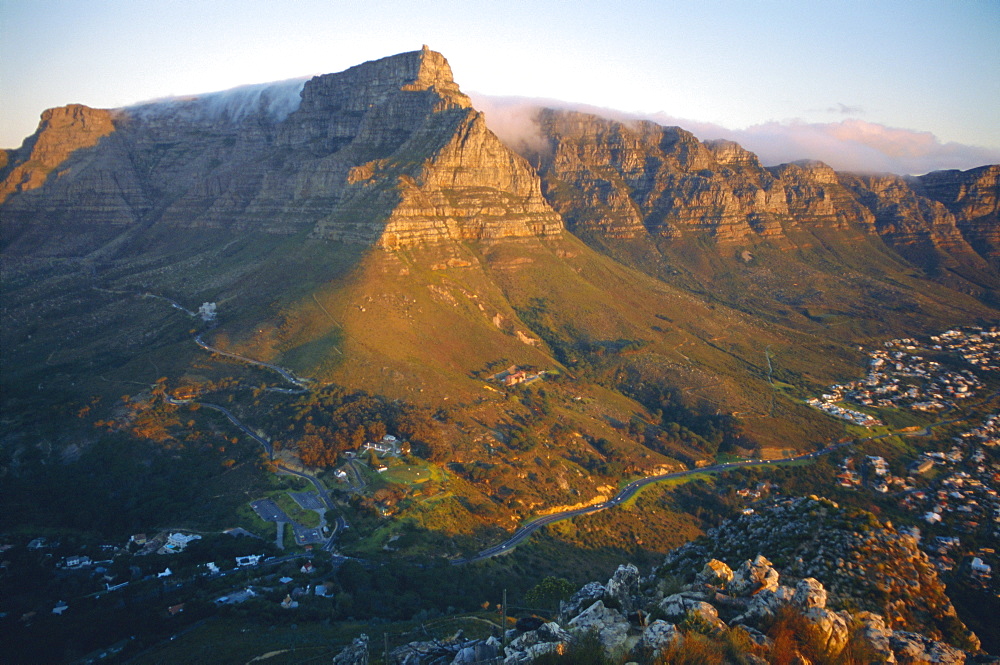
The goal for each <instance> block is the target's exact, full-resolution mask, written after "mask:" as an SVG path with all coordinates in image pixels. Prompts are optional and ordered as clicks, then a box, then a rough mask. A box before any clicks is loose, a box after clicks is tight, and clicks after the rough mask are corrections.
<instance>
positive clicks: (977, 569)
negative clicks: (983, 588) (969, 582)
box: [972, 556, 993, 575]
mask: <svg viewBox="0 0 1000 665" xmlns="http://www.w3.org/2000/svg"><path fill="white" fill-rule="evenodd" d="M992 570H993V567H992V566H990V565H989V564H988V563H983V560H982V559H980V558H979V557H978V556H977V557H975V558H973V559H972V572H974V573H976V574H978V575H989V574H990V571H992Z"/></svg>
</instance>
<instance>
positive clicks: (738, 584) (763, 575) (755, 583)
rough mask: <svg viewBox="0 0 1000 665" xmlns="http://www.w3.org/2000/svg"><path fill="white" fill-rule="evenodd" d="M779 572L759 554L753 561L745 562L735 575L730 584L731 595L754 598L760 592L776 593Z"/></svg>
mask: <svg viewBox="0 0 1000 665" xmlns="http://www.w3.org/2000/svg"><path fill="white" fill-rule="evenodd" d="M778 579H779V575H778V571H777V570H775V569H774V566H773V565H771V562H770V561H768V560H767V559H766V558H765V557H764V556H763V555H761V554H758V555H757V556H756V558H754V559H753V560H752V561H749V560H748V561H744V562H743V565H741V566H740V567H739V568H737V569H736V572H735V573H733V579H732V581H731V582H730V583H729V587H728V588H729V593H731V594H733V595H735V596H752V595H754V594H756V593H758V592H760V591H764V590H767V591H775V590H776V589H777V588H778Z"/></svg>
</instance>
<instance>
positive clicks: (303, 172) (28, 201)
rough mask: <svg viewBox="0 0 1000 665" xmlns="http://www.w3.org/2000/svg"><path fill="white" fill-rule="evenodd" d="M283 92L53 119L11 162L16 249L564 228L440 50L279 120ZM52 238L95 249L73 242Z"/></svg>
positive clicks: (328, 92) (342, 79) (2, 189)
mask: <svg viewBox="0 0 1000 665" xmlns="http://www.w3.org/2000/svg"><path fill="white" fill-rule="evenodd" d="M282 94H287V91H286V90H283V89H282V90H278V89H275V90H264V91H263V92H262V93H261V94H260V95H258V96H255V97H253V98H252V99H251V100H250V101H252V102H253V103H252V104H251V103H249V102H246V103H244V104H243V106H242V107H240V108H234V107H233V105H232V103H230V104H229V105H228V106H227V105H219V104H215V103H209V101H207V100H199V99H197V98H195V99H189V100H177V101H172V102H160V103H152V104H147V105H143V106H140V107H134V108H130V109H123V110H120V111H116V112H111V111H103V110H97V109H89V108H87V107H83V106H72V107H66V108H64V109H53V110H51V111H47V112H46V114H45V116H43V120H42V123H41V125H40V126H39V130H38V132H37V133H36V134H35V136H34V137H32V138H31V139H29V140H28V141H27V142H26V148H22V150H21V151H16V152H14V153H13V154H10V155H6V156H7V157H8V164H7V165H6V166H4V167H3V171H2V175H3V176H4V177H3V181H2V185H0V195H2V196H3V197H9V200H8V201H7V202H6V204H5V206H4V228H3V235H4V238H5V241H6V242H7V243H13V247H14V249H15V250H18V249H20V251H22V252H32V251H42V252H43V253H46V252H49V253H74V252H80V251H86V250H88V249H89V250H93V249H96V248H97V247H99V246H101V245H102V244H105V243H108V242H111V240H112V238H114V237H116V234H117V233H118V231H115V230H113V228H111V227H121V226H129V225H134V224H139V225H141V226H142V227H144V228H145V227H152V228H156V229H160V230H163V229H170V228H185V229H204V230H225V231H230V232H238V233H251V234H252V233H268V234H278V235H292V234H297V233H307V234H309V235H311V236H313V237H316V238H322V239H327V240H335V241H347V242H358V243H363V244H366V245H371V244H376V245H379V246H382V247H384V248H387V249H394V248H400V247H406V246H412V245H417V244H424V243H438V242H442V241H448V240H495V239H501V238H507V237H526V236H553V235H558V234H559V233H561V231H562V223H561V220H560V219H559V216H558V215H557V214H556V213H555V212H554V211H553V210H552V209H551V208H550V207H549V206H548V204H547V203H546V202H545V200H544V198H543V197H542V195H541V189H540V183H539V181H538V179H537V177H536V176H535V174H534V173H533V171H532V169H531V168H530V166H529V165H528V164H527V162H526V161H525V160H524V159H523V158H522V157H520V156H518V155H516V154H515V153H513V152H511V151H510V150H508V149H507V148H506V147H505V146H504V145H503V144H502V143H501V142H500V141H499V140H498V139H497V138H496V137H495V136H494V135H493V134H492V132H490V131H489V130H488V129H487V128H486V125H485V122H484V120H483V118H482V116H481V114H480V113H479V112H477V111H476V110H475V109H473V108H472V107H471V104H470V102H469V99H468V98H467V97H466V96H465V95H464V94H463V93H462V92H461V91H460V90H459V87H458V85H457V84H456V83H455V81H454V80H453V78H452V73H451V68H450V67H449V65H448V62H447V61H446V60H445V58H444V57H443V56H442V55H441V54H439V53H436V52H434V51H430V50H428V49H427V48H426V47H425V48H424V49H422V50H420V51H414V52H411V53H403V54H399V55H396V56H391V57H388V58H383V59H381V60H377V61H373V62H368V63H364V64H361V65H358V66H356V67H352V68H351V69H348V70H346V71H344V72H340V73H337V74H327V75H325V76H318V77H315V78H313V79H312V80H310V81H308V82H306V83H305V85H304V87H302V91H301V101H300V102H299V103H298V104H297V105H295V106H296V107H295V108H294V110H292V111H291V112H290V113H287V114H284V115H280V114H278V115H276V114H275V113H274V110H273V109H274V107H275V106H276V105H277V106H280V105H281V103H282V99H280V95H282ZM29 148H30V149H29ZM12 195H13V196H12ZM53 225H56V226H60V225H68V226H70V227H72V231H71V235H77V236H79V235H80V234H81V233H84V235H86V236H87V237H86V239H84V240H83V241H81V243H82V244H81V243H73V242H67V241H65V240H63V239H61V238H59V237H58V236H59V235H63V234H56V235H53V234H52V233H51V231H52V227H53ZM89 227H96V228H91V229H89V231H85V230H86V229H88V228H89Z"/></svg>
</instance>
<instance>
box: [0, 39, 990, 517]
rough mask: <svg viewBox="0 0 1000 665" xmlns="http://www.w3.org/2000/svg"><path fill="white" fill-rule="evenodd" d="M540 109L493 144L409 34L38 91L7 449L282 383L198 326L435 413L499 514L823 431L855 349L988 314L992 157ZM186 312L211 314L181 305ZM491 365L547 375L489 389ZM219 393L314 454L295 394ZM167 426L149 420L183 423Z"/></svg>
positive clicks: (12, 255)
mask: <svg viewBox="0 0 1000 665" xmlns="http://www.w3.org/2000/svg"><path fill="white" fill-rule="evenodd" d="M538 129H539V132H540V135H541V137H542V138H543V139H544V140H543V142H542V145H541V147H536V148H533V149H523V150H521V152H522V153H523V154H518V153H517V152H515V151H513V150H512V149H510V148H509V147H507V146H506V145H504V144H503V143H502V142H501V141H500V140H499V139H498V138H497V137H496V136H495V135H494V134H493V133H492V132H491V131H490V129H489V126H488V124H487V122H486V118H485V117H484V115H483V114H482V113H480V112H478V111H477V110H475V109H474V108H472V106H471V104H470V101H469V99H468V98H467V97H466V96H465V95H464V94H463V93H462V92H461V90H460V89H459V87H458V85H457V84H456V83H455V81H454V80H453V77H452V73H451V69H450V67H449V65H448V63H447V61H446V60H445V58H444V57H443V56H442V55H440V54H439V53H436V52H434V51H431V50H429V49H427V48H426V47H425V48H423V49H421V50H419V51H415V52H410V53H403V54H399V55H395V56H391V57H388V58H383V59H381V60H377V61H373V62H368V63H364V64H361V65H358V66H356V67H352V68H350V69H348V70H346V71H344V72H340V73H334V74H327V75H324V76H318V77H315V78H312V79H310V80H308V81H305V82H303V81H290V82H285V83H281V84H275V85H272V86H256V87H250V88H246V89H238V90H235V91H230V92H228V93H218V94H214V95H204V96H201V97H195V98H187V99H176V100H170V101H162V102H153V103H148V104H143V105H139V106H135V107H130V108H124V109H115V110H101V109H90V108H87V107H85V106H80V105H71V106H67V107H64V108H61V109H53V110H50V111H46V112H45V113H44V114H43V116H42V122H41V124H40V125H39V129H38V131H37V132H36V133H35V134H34V135H33V136H32V137H29V138H28V139H27V140H26V141H25V143H24V145H22V147H21V148H19V149H17V150H12V151H6V152H5V153H4V154H3V157H2V158H0V164H2V167H0V182H2V185H0V198H2V206H0V243H2V244H0V247H2V252H3V259H4V260H3V282H4V287H3V288H4V297H3V313H4V321H5V325H4V327H3V331H2V333H0V334H2V342H3V378H2V381H3V392H4V397H3V399H4V404H3V408H4V412H5V414H6V415H5V428H4V432H3V446H4V450H5V453H4V458H3V459H4V460H5V469H7V470H8V471H11V472H13V471H15V470H16V471H17V472H18V473H21V472H26V471H25V469H26V468H27V466H25V464H23V463H22V462H19V461H18V460H25V459H38V460H43V461H44V463H51V462H53V461H56V460H59V459H64V458H66V455H67V454H68V453H66V451H67V450H71V449H72V450H79V449H80V448H84V449H85V448H86V447H87V446H90V445H95V444H96V443H97V442H99V441H100V440H101V437H102V436H105V433H104V430H101V429H97V430H95V429H94V428H93V427H91V425H90V423H92V422H94V421H102V422H105V423H107V422H113V423H116V425H115V426H114V427H112V429H113V430H114V431H115V432H116V433H119V434H120V433H122V432H124V431H126V430H128V428H127V427H126V426H125V425H123V424H122V423H125V422H128V423H132V422H134V421H133V420H129V419H133V418H136V417H139V416H136V414H135V413H133V412H132V411H135V410H136V409H140V410H141V409H142V408H145V409H147V411H148V412H149V413H160V412H159V411H156V409H154V408H153V405H160V406H164V405H163V402H162V401H159V402H158V401H157V400H162V391H161V392H157V391H156V390H155V389H154V388H153V386H155V385H166V386H167V388H168V389H169V390H178V389H183V390H186V391H189V392H191V391H193V392H192V394H210V393H212V391H215V392H218V391H219V390H220V388H219V386H220V385H237V384H239V383H240V382H241V381H242V382H243V384H244V385H245V384H248V383H249V384H252V383H254V382H256V384H257V385H258V386H259V387H268V388H274V387H275V385H276V383H275V382H276V381H277V379H276V377H275V376H273V375H266V373H262V372H263V370H258V369H253V368H252V367H247V366H245V365H239V364H238V363H232V362H228V361H226V360H225V359H224V358H223V357H221V356H216V357H215V359H214V360H211V359H210V358H209V357H208V354H207V353H206V351H205V348H204V347H201V346H199V345H198V344H196V343H195V342H194V336H195V334H199V335H200V337H199V339H202V340H203V343H207V344H208V345H210V346H211V347H213V348H216V349H221V350H225V351H227V352H229V353H235V354H238V355H240V356H243V357H245V358H251V359H255V360H257V361H261V362H267V363H272V364H274V365H278V366H281V367H285V368H288V369H289V370H291V371H294V372H295V373H297V374H298V375H299V376H303V377H308V378H309V379H311V380H312V383H311V384H309V385H310V386H312V387H313V388H314V389H316V390H319V389H320V387H322V386H325V385H328V384H336V385H339V386H343V387H344V388H345V389H346V390H349V391H364V392H365V393H367V394H370V395H375V396H378V397H379V398H380V399H384V400H385V402H384V404H389V405H391V404H396V405H399V404H406V405H409V406H412V407H413V408H423V409H428V410H429V412H430V413H433V414H434V417H433V418H430V419H429V420H428V421H426V423H425V424H426V425H427V427H428V428H430V429H432V430H434V432H435V434H434V435H433V436H431V435H428V436H426V437H425V438H426V439H428V441H430V443H428V446H429V447H431V448H435V450H436V452H435V453H434V455H436V459H437V460H438V461H442V462H443V461H448V462H450V463H452V465H453V466H452V469H453V471H454V473H456V474H457V475H459V476H460V477H462V478H464V479H465V480H471V481H473V483H472V484H471V485H470V486H468V487H466V489H465V490H463V491H466V492H468V493H470V494H476V493H478V496H479V498H478V499H477V501H478V502H479V504H478V505H480V506H485V507H484V508H482V509H483V510H486V511H487V512H488V513H489V514H491V515H493V516H494V518H495V519H496V520H497V521H499V522H502V521H504V520H505V519H507V517H506V516H504V515H503V514H504V513H505V512H506V511H508V510H512V511H514V512H530V511H531V510H534V509H536V508H537V507H539V506H542V505H549V506H553V505H564V504H565V505H571V504H576V503H579V502H581V501H584V502H585V501H590V500H597V499H596V497H599V496H601V495H602V492H601V490H600V489H599V488H600V487H601V486H603V485H604V483H606V482H607V481H608V480H609V479H611V480H617V479H618V478H620V477H621V476H622V475H623V474H631V473H650V472H652V471H654V470H656V469H664V468H668V467H669V468H677V467H678V466H679V465H680V464H681V463H687V464H690V463H694V462H696V461H698V460H703V459H707V458H710V457H712V456H713V455H714V454H716V453H717V452H718V451H719V450H720V448H721V449H723V450H729V451H742V452H744V453H749V452H750V451H752V450H755V449H756V450H757V451H758V452H757V454H763V453H762V452H761V451H763V452H767V451H771V452H772V453H773V452H774V451H778V450H783V449H812V448H816V447H819V446H821V445H825V443H827V442H828V441H829V440H831V439H835V438H839V437H841V436H843V435H844V431H843V429H842V426H841V425H840V424H838V423H837V421H834V420H832V419H830V418H828V417H827V416H825V415H823V414H821V413H819V412H818V411H816V410H814V409H811V408H810V407H808V406H807V405H806V404H805V403H804V401H803V399H802V398H804V397H808V396H811V395H812V394H815V392H817V391H819V390H820V389H822V387H824V386H826V385H829V384H830V383H833V382H836V381H840V380H843V379H845V378H850V377H853V376H854V375H856V374H857V373H858V371H859V369H858V367H859V366H858V363H859V362H860V360H861V359H862V357H863V356H862V354H861V352H860V349H859V345H863V344H867V343H873V342H876V341H879V342H880V341H881V340H883V339H884V338H885V337H887V336H890V335H898V334H905V333H907V332H910V331H928V330H940V329H944V328H945V327H948V326H952V325H959V324H965V323H975V322H986V321H991V320H994V319H995V318H996V313H997V310H996V308H995V303H996V293H997V286H998V284H1000V276H998V272H997V259H998V247H997V224H996V216H997V203H996V201H997V187H998V185H997V167H984V168H982V169H977V170H973V171H969V172H964V173H962V172H947V173H935V174H929V175H927V176H923V177H921V178H915V179H914V178H900V177H896V176H890V175H879V176H873V175H853V174H841V173H836V172H834V171H833V170H832V169H830V168H829V167H827V166H825V165H823V164H819V163H813V162H801V163H794V164H785V165H780V166H776V167H764V166H762V165H761V164H760V163H759V160H758V159H757V158H756V157H755V156H754V155H753V154H752V153H749V152H747V151H746V150H744V149H742V148H741V147H740V146H738V145H736V144H734V143H729V142H719V141H715V142H701V141H699V140H698V139H697V138H695V137H694V136H693V135H691V134H690V133H688V132H686V131H684V130H682V129H680V128H676V127H661V126H658V125H655V124H652V123H648V122H647V123H630V124H625V123H621V122H616V121H611V120H605V119H602V118H598V117H596V116H591V115H585V114H579V113H570V112H565V111H552V110H545V111H542V112H540V114H539V117H538ZM171 301H172V302H173V307H171V305H170V302H171ZM202 303H211V304H214V308H211V310H212V311H213V312H215V314H216V315H213V316H212V317H207V318H206V317H198V316H194V313H195V310H198V309H199V306H200V305H201V304H202ZM184 311H187V312H188V315H187V316H186V315H185V314H184V313H183V312H184ZM509 366H516V367H519V368H525V369H526V370H527V372H528V374H531V375H538V376H540V377H541V378H540V380H539V379H536V384H535V385H536V386H541V387H542V389H541V390H538V389H535V388H533V389H527V390H521V391H519V390H518V389H513V390H508V389H506V388H504V387H503V386H502V385H500V384H499V383H498V382H496V381H495V380H492V381H491V380H490V378H489V377H491V376H493V375H495V374H497V373H498V372H499V371H500V370H503V369H504V368H507V367H509ZM255 372H256V373H255ZM159 379H163V380H164V381H163V382H161V384H157V383H156V382H157V381H158V380H159ZM227 381H228V382H229V383H228V384H227V383H226V382H227ZM269 381H270V382H271V383H270V384H268V382H269ZM279 382H280V381H279ZM234 390H235V389H234ZM123 392H128V393H135V394H136V395H138V398H139V401H138V402H136V401H127V403H128V404H131V407H130V408H131V409H132V411H130V412H128V413H123V412H122V408H121V407H120V406H118V403H119V401H120V396H121V394H122V393H123ZM317 394H318V393H317ZM238 397H239V399H237V398H238ZM264 397H265V398H267V399H271V400H277V399H278V397H276V396H275V393H274V391H273V390H271V391H270V392H269V393H268V394H266V395H264ZM226 399H229V400H232V403H233V405H234V406H233V408H234V409H235V410H236V411H237V412H238V414H239V415H240V416H242V417H244V418H250V419H252V420H254V421H256V422H257V426H258V427H261V428H265V427H272V428H273V432H274V434H273V436H275V437H278V436H281V437H283V438H284V440H282V441H281V444H282V445H283V446H284V448H285V450H288V451H290V452H292V453H294V452H295V451H296V450H300V451H301V450H302V449H303V446H305V445H306V444H304V443H303V441H305V440H306V437H307V434H308V433H306V432H305V431H304V430H301V429H296V428H297V427H299V426H298V425H296V424H295V422H296V421H295V420H294V419H291V417H289V418H290V420H288V421H284V420H276V419H278V414H280V413H285V411H283V410H282V409H284V408H285V407H284V406H281V405H277V404H271V403H270V402H267V401H266V400H265V401H264V402H262V401H261V399H256V400H252V401H251V400H245V399H243V398H242V397H240V396H239V395H237V394H236V393H230V394H227V395H226ZM137 405H146V406H143V407H141V408H140V406H137ZM157 408H159V407H157ZM164 408H166V407H164ZM397 408H401V407H395V406H394V407H391V408H390V406H384V410H385V413H382V414H381V415H380V416H379V417H380V418H382V419H383V420H385V421H388V422H389V424H392V423H393V422H396V421H395V420H393V418H395V417H396V416H393V415H392V414H391V413H389V412H390V411H392V409H397ZM56 409H58V413H61V414H74V413H76V414H79V413H87V414H88V415H87V416H86V418H83V417H82V416H81V417H71V416H70V415H61V416H59V417H58V418H53V417H52V415H51V414H52V413H54V412H56V411H55V410H56ZM174 409H175V410H176V405H174ZM84 410H86V411H84ZM166 411H169V409H167V410H166ZM166 411H164V413H166ZM143 413H145V412H143ZM171 413H172V412H171ZM393 413H395V412H393ZM324 417H329V416H324ZM164 418H166V416H164ZM170 418H174V419H175V420H176V422H174V420H170V422H171V423H174V424H173V425H171V427H172V428H173V429H171V428H169V427H168V428H166V429H163V428H161V429H157V430H156V431H158V432H160V431H162V432H166V433H165V434H163V436H165V437H167V438H170V437H174V438H175V439H177V438H178V437H181V436H182V435H181V434H180V432H181V431H183V427H182V426H181V425H180V424H179V423H180V422H181V420H182V419H181V418H180V417H175V416H173V415H171V416H170ZM191 422H195V421H194V420H192V421H191ZM366 422H368V424H369V425H371V422H370V421H366ZM195 426H196V427H198V426H202V425H198V424H197V423H196V425H195ZM130 427H131V428H132V431H135V429H136V427H135V426H130ZM323 427H326V428H327V430H326V431H328V432H334V431H336V430H337V429H338V427H340V428H341V429H343V427H344V425H343V423H341V424H340V425H338V424H337V423H336V422H333V421H330V422H327V423H326V424H324V425H323ZM362 427H363V425H362ZM143 431H147V430H143ZM357 431H358V432H359V433H358V436H363V435H364V430H363V429H359V430H357ZM278 432H288V433H289V434H281V435H279V434H278ZM309 435H311V434H309ZM324 436H325V435H324ZM331 436H332V435H331ZM321 438H322V437H321ZM328 439H329V437H327V439H326V440H327V443H326V444H324V445H333V444H330V443H329V442H328ZM71 442H72V443H71ZM338 445H340V444H338ZM68 446H69V447H68ZM496 451H502V454H501V455H500V457H499V459H498V458H497V457H495V456H494V453H495V452H496ZM29 452H30V453H31V454H30V455H28V453H29ZM333 452H334V453H335V452H337V451H333ZM425 452H426V450H425ZM427 454H430V453H427ZM334 457H335V454H334ZM72 458H73V454H69V459H72ZM546 460H547V461H546ZM539 465H541V466H542V467H544V469H545V471H544V473H542V475H543V476H544V477H546V478H547V480H546V483H543V484H539V483H537V482H535V481H534V480H533V478H534V477H536V476H537V475H538V470H539ZM477 479H478V480H477ZM463 510H466V508H463ZM491 519H492V518H491Z"/></svg>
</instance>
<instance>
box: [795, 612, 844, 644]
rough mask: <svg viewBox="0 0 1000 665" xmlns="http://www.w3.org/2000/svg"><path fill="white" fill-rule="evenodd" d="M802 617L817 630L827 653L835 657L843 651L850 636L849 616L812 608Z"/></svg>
mask: <svg viewBox="0 0 1000 665" xmlns="http://www.w3.org/2000/svg"><path fill="white" fill-rule="evenodd" d="M803 616H804V617H805V618H806V620H807V621H809V623H811V624H812V625H813V626H815V627H816V628H817V629H818V631H819V633H820V637H821V639H822V640H823V643H824V646H825V647H826V649H827V651H829V652H830V653H831V654H832V655H834V656H836V655H838V654H839V653H840V652H841V651H843V650H844V647H846V646H847V638H848V637H849V636H850V631H849V629H848V620H849V619H850V615H849V614H846V613H840V612H832V611H830V610H828V609H825V608H819V607H814V608H812V609H808V610H806V611H805V613H804V614H803Z"/></svg>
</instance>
